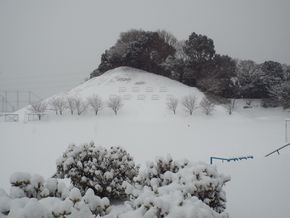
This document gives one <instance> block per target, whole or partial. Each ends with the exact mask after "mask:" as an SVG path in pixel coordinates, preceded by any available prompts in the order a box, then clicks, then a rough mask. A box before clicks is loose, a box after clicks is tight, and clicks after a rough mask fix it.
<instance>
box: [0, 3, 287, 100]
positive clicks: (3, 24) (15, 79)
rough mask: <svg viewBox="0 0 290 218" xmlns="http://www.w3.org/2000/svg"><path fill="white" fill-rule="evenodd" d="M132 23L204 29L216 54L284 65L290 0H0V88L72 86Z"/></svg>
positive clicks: (180, 33)
mask: <svg viewBox="0 0 290 218" xmlns="http://www.w3.org/2000/svg"><path fill="white" fill-rule="evenodd" d="M132 28H137V29H139V28H142V29H144V30H157V29H166V30H168V31H170V32H172V33H173V34H174V35H175V36H176V37H177V38H178V39H186V38H187V37H188V36H189V34H190V33H191V32H196V33H200V34H205V35H207V36H209V37H210V38H212V39H213V40H214V43H215V47H216V51H217V52H218V53H221V54H228V55H230V56H232V57H234V58H240V59H252V60H254V61H256V62H258V63H261V62H263V61H265V60H275V61H279V62H281V63H287V64H290V0H200V1H195V0H143V1H141V0H114V1H113V0H104V1H101V0H78V1H76V0H46V1H44V0H0V31H1V32H0V89H2V90H3V89H9V90H15V89H20V90H31V91H33V92H36V93H38V94H39V95H41V96H43V97H46V96H48V95H51V94H53V93H56V92H59V91H61V90H66V89H69V88H72V87H73V86H75V85H76V84H78V83H80V82H81V81H83V79H84V78H85V77H88V75H89V73H90V72H91V71H93V70H94V69H95V68H96V67H97V66H98V64H99V61H100V55H101V54H102V52H103V51H104V50H105V49H106V48H109V47H110V46H112V45H113V43H114V42H115V41H116V39H117V38H118V36H119V33H120V32H122V31H126V30H129V29H132Z"/></svg>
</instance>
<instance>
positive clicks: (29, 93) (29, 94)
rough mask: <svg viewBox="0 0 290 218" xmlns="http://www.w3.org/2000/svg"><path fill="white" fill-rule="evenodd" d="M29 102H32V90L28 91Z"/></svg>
mask: <svg viewBox="0 0 290 218" xmlns="http://www.w3.org/2000/svg"><path fill="white" fill-rule="evenodd" d="M28 103H29V104H31V91H29V92H28Z"/></svg>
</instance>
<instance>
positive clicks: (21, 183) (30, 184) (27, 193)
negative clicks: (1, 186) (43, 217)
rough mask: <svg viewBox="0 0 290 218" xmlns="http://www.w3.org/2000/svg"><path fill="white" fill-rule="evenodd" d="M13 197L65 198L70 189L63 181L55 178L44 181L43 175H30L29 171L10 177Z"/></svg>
mask: <svg viewBox="0 0 290 218" xmlns="http://www.w3.org/2000/svg"><path fill="white" fill-rule="evenodd" d="M10 183H11V186H12V187H11V189H10V196H11V197H12V198H21V197H27V198H37V199H41V198H46V197H58V198H62V199H65V198H66V197H68V193H69V190H68V188H67V187H66V185H65V184H64V183H63V182H59V181H58V180H57V179H55V178H50V179H48V180H46V181H44V179H43V177H42V176H39V175H32V176H31V175H30V174H29V173H22V172H19V173H14V174H12V175H11V177H10Z"/></svg>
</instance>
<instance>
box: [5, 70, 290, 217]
mask: <svg viewBox="0 0 290 218" xmlns="http://www.w3.org/2000/svg"><path fill="white" fill-rule="evenodd" d="M93 94H98V95H99V96H100V97H102V98H103V100H106V99H107V98H108V97H110V96H113V95H119V96H121V97H122V98H123V103H124V106H123V108H122V109H121V110H120V113H119V114H118V116H115V115H114V113H113V112H112V111H111V110H110V109H108V108H104V110H102V111H101V112H100V114H99V115H98V116H94V113H93V112H92V111H88V112H87V113H86V114H84V115H82V116H71V115H70V114H69V113H68V112H67V113H66V114H65V115H64V116H61V117H60V116H56V115H54V113H53V112H50V114H49V120H46V121H41V122H39V121H34V122H26V121H25V119H24V116H22V119H21V122H18V123H4V122H0V172H1V176H0V187H2V188H4V189H6V190H7V189H8V187H9V177H10V175H11V174H12V173H13V172H17V171H26V172H30V173H32V174H33V173H38V174H41V175H43V176H44V177H46V178H47V177H50V176H51V175H52V174H53V173H54V172H55V167H56V164H55V161H56V159H57V158H58V157H59V156H60V155H61V154H62V152H63V151H64V150H65V148H66V147H67V145H68V144H70V143H76V144H80V143H84V142H89V141H91V140H93V141H95V143H96V144H97V145H102V146H112V145H120V146H122V147H124V148H125V149H126V150H127V151H128V152H129V153H130V154H131V155H132V156H133V157H134V158H135V161H136V162H137V163H141V164H144V163H145V162H146V161H148V160H153V159H154V158H155V157H156V156H165V155H166V154H167V153H171V154H172V156H173V158H176V159H181V158H187V159H189V160H192V161H194V162H195V161H205V162H209V157H210V156H221V157H233V156H243V155H253V156H254V157H255V159H254V160H253V161H244V162H240V163H241V164H240V163H236V164H226V163H225V164H223V165H219V169H220V171H223V172H225V173H226V174H230V175H231V176H232V181H231V182H229V183H228V184H229V185H228V186H227V188H226V190H227V192H228V198H229V203H228V211H229V212H230V215H231V217H269V218H272V217H275V216H274V215H273V214H274V213H267V210H266V208H267V207H268V206H269V204H270V202H271V201H270V200H269V201H267V203H266V202H265V203H264V204H260V202H259V201H261V202H264V201H265V200H264V199H268V198H269V197H270V196H269V195H267V193H271V190H270V191H269V190H268V189H267V187H271V189H273V188H274V187H275V186H279V190H284V192H283V193H282V192H281V191H279V192H277V193H276V195H274V197H275V198H279V197H280V198H281V199H284V198H285V196H290V188H289V185H288V184H289V183H288V184H286V183H283V182H282V181H280V180H284V181H289V178H290V175H289V174H290V173H289V172H288V171H287V170H283V169H281V168H283V166H285V169H287V168H286V167H287V166H289V163H290V161H289V158H281V159H279V157H278V158H275V159H274V158H272V157H271V158H270V159H269V160H272V159H273V161H268V159H267V160H266V159H264V158H263V156H264V155H265V154H266V153H268V152H270V151H272V150H274V149H275V148H276V147H279V146H281V145H283V144H284V120H285V118H287V117H289V116H290V114H289V113H288V112H287V111H282V109H280V108H274V109H263V108H260V107H259V106H258V105H257V106H255V107H254V108H252V109H247V110H245V109H243V105H244V102H242V101H240V102H239V105H238V109H237V110H236V111H234V113H233V115H231V116H229V115H228V114H227V112H226V110H225V108H224V107H223V106H217V107H216V110H215V111H214V114H213V115H212V116H206V115H205V114H203V113H202V112H201V110H200V109H198V110H197V111H195V112H194V114H193V115H192V116H189V115H188V114H187V113H186V112H185V111H184V109H183V108H182V106H181V105H179V107H178V109H177V114H176V115H173V113H172V112H171V111H169V110H168V109H167V107H166V104H165V103H166V101H167V99H168V98H169V97H171V96H173V97H176V98H179V99H181V98H182V97H184V96H186V95H189V94H193V95H195V96H197V97H198V99H199V100H200V99H201V98H202V97H203V96H204V95H203V93H201V92H200V91H199V90H197V89H196V88H192V87H188V86H185V85H183V84H181V83H178V82H176V81H173V80H170V79H168V78H165V77H162V76H158V75H155V74H151V73H147V72H144V71H140V70H136V69H132V68H117V69H114V70H111V71H108V72H107V73H105V74H104V75H102V76H100V77H97V78H94V79H91V80H89V81H87V82H85V83H84V84H82V85H80V86H78V87H76V88H74V89H72V90H71V91H69V92H67V93H62V94H60V96H68V95H77V96H80V97H82V98H84V99H85V98H87V97H89V96H91V95H93ZM47 100H49V99H47ZM26 110H27V109H26V108H24V109H23V110H21V111H19V113H20V114H22V115H24V114H25V112H26ZM289 138H290V137H289ZM289 150H290V149H285V150H284V151H283V154H284V155H285V156H284V157H289V154H290V151H289ZM276 160H277V161H276ZM265 161H267V162H265ZM268 168H269V169H270V170H271V171H273V172H275V173H274V174H273V175H274V177H275V178H277V179H276V180H275V179H274V180H273V179H269V178H270V177H268V175H269V174H268V171H267V170H266V169H268ZM258 172H261V174H258ZM250 177H251V178H253V179H252V180H248V179H250ZM260 184H263V186H261V185H260ZM255 188H257V189H258V191H259V193H255V191H254V190H255ZM247 190H249V193H248V192H247ZM250 192H251V193H250ZM261 193H263V194H261ZM265 194H266V195H265ZM252 195H253V196H252ZM239 199H241V201H239ZM273 201H274V200H273ZM245 202H246V203H245ZM268 203H269V204H268ZM251 204H252V205H255V211H257V212H256V213H255V216H250V215H249V212H251V211H250V210H251ZM273 204H275V207H274V208H275V210H279V211H280V213H279V214H281V215H285V216H284V217H287V216H286V215H287V214H288V215H289V211H288V209H287V208H285V207H284V204H279V205H278V203H277V202H273ZM240 205H243V206H244V208H243V207H241V206H240ZM258 211H262V212H263V213H261V214H260V215H261V216H260V215H259V214H258ZM264 211H265V212H264ZM278 217H279V216H278ZM280 217H283V216H280Z"/></svg>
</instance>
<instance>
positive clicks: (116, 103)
mask: <svg viewBox="0 0 290 218" xmlns="http://www.w3.org/2000/svg"><path fill="white" fill-rule="evenodd" d="M107 105H108V107H109V108H111V109H112V110H113V111H114V113H115V115H117V113H118V111H119V110H120V109H121V107H122V106H123V104H122V99H121V97H120V96H114V97H110V98H109V100H108V103H107Z"/></svg>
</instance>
